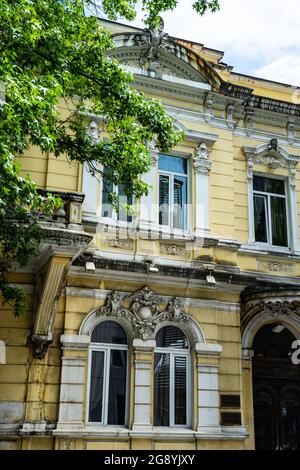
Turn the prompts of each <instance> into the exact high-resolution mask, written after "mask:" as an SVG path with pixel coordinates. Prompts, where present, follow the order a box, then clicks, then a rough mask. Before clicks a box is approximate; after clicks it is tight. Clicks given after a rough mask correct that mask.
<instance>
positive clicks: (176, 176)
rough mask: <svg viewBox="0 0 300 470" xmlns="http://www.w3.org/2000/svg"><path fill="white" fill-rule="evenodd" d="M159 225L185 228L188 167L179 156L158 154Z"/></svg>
mask: <svg viewBox="0 0 300 470" xmlns="http://www.w3.org/2000/svg"><path fill="white" fill-rule="evenodd" d="M158 171H159V225H162V226H166V227H169V228H171V229H182V230H184V229H186V228H187V202H188V169H187V160H186V159H185V158H181V157H172V156H169V155H160V156H159V161H158Z"/></svg>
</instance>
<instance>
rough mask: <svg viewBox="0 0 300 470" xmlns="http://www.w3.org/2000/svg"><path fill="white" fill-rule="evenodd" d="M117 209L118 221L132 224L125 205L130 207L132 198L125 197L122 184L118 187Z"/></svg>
mask: <svg viewBox="0 0 300 470" xmlns="http://www.w3.org/2000/svg"><path fill="white" fill-rule="evenodd" d="M118 195H119V207H118V211H117V212H118V220H121V221H123V222H132V215H130V214H128V212H127V211H126V205H128V206H132V204H133V198H132V196H129V197H128V196H127V195H126V193H125V186H124V185H123V184H122V185H120V186H119V191H118Z"/></svg>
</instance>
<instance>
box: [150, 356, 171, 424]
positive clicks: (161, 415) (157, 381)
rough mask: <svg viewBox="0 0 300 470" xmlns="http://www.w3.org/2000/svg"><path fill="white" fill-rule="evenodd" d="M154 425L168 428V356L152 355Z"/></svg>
mask: <svg viewBox="0 0 300 470" xmlns="http://www.w3.org/2000/svg"><path fill="white" fill-rule="evenodd" d="M154 425H155V426H170V355H169V354H157V353H156V354H155V355H154Z"/></svg>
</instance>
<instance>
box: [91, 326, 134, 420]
mask: <svg viewBox="0 0 300 470" xmlns="http://www.w3.org/2000/svg"><path fill="white" fill-rule="evenodd" d="M89 364H90V368H89V395H88V396H89V405H88V422H89V423H95V424H99V425H115V426H125V424H126V419H127V416H126V409H127V406H126V405H127V388H128V387H127V380H128V339H127V335H126V333H125V331H124V330H123V328H122V327H121V326H120V325H119V324H118V323H117V322H114V321H104V322H102V323H100V324H98V325H97V326H96V327H95V329H94V331H93V333H92V337H91V346H90V357H89Z"/></svg>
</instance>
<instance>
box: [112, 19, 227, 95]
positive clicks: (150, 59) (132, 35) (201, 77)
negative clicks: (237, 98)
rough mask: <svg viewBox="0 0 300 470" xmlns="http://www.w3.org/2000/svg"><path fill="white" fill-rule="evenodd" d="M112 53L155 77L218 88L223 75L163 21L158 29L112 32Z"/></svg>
mask: <svg viewBox="0 0 300 470" xmlns="http://www.w3.org/2000/svg"><path fill="white" fill-rule="evenodd" d="M113 39H114V42H115V48H114V49H113V50H112V51H111V52H110V55H111V56H112V57H115V58H117V59H118V61H119V62H120V63H121V64H123V65H124V66H126V67H128V68H130V69H132V70H133V71H136V72H137V73H139V72H138V71H140V73H141V74H144V75H148V76H153V77H156V78H162V77H176V78H178V79H180V80H189V81H192V82H196V83H202V84H205V85H207V89H214V90H219V89H220V88H221V85H222V79H221V78H220V77H219V75H218V74H217V72H216V71H215V70H214V69H213V67H212V66H211V65H210V64H209V63H208V62H207V61H205V60H204V59H203V58H202V57H200V56H199V55H198V54H197V53H195V52H194V51H193V50H191V49H189V48H188V47H185V46H184V45H182V44H179V43H178V42H176V41H175V40H174V39H173V38H171V37H170V36H169V35H168V34H166V33H164V32H163V22H162V23H161V24H160V26H159V28H157V29H156V30H153V29H145V30H144V31H142V32H126V33H121V34H116V35H114V36H113Z"/></svg>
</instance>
